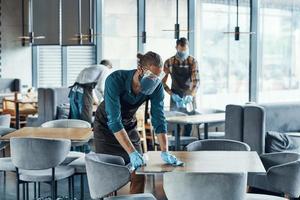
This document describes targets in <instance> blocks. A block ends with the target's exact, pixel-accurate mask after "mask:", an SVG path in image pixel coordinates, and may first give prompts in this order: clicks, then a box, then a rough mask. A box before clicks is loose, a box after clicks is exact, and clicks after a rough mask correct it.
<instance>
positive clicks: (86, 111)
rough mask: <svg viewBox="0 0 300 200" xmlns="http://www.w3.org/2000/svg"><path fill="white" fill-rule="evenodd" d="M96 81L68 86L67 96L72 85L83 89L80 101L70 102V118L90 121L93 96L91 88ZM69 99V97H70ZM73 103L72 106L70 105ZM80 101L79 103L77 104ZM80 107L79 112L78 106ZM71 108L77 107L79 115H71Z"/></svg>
mask: <svg viewBox="0 0 300 200" xmlns="http://www.w3.org/2000/svg"><path fill="white" fill-rule="evenodd" d="M95 86H96V83H86V84H80V83H74V85H72V86H70V88H71V90H70V93H69V98H70V95H71V92H72V89H73V88H74V87H81V88H82V89H83V96H82V101H81V102H70V109H71V111H70V117H69V118H71V119H81V120H84V121H87V122H89V123H90V124H91V123H92V116H93V104H94V97H93V89H94V88H95ZM70 100H71V99H70ZM71 103H73V106H72V105H71ZM77 103H80V104H81V105H77ZM80 106H81V107H82V109H81V112H80V111H79V107H80ZM72 109H77V110H78V111H77V112H78V113H79V116H72V115H71V113H73V112H72Z"/></svg>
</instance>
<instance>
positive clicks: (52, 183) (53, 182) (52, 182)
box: [51, 168, 56, 200]
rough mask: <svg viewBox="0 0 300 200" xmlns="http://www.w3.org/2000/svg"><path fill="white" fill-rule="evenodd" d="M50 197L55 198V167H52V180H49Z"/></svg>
mask: <svg viewBox="0 0 300 200" xmlns="http://www.w3.org/2000/svg"><path fill="white" fill-rule="evenodd" d="M51 197H52V200H55V199H56V197H55V168H52V180H51Z"/></svg>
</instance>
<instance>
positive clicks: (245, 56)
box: [196, 0, 250, 109]
mask: <svg viewBox="0 0 300 200" xmlns="http://www.w3.org/2000/svg"><path fill="white" fill-rule="evenodd" d="M210 2H212V3H210ZM219 2H221V1H219ZM235 26H236V6H235V5H234V4H232V3H230V4H228V1H226V2H225V1H224V3H223V4H222V3H213V1H205V2H203V1H202V0H198V2H197V27H196V28H197V33H198V34H197V44H196V48H197V55H196V58H197V59H198V63H199V66H200V82H201V83H200V89H199V90H198V94H197V103H198V105H199V106H200V107H213V108H218V109H225V106H226V105H227V104H229V103H245V102H247V101H248V87H249V34H241V36H240V40H239V41H235V40H234V34H233V33H225V32H233V31H234V28H235ZM239 27H240V31H241V32H249V29H250V8H249V1H244V2H243V4H242V5H240V7H239ZM199 106H198V107H199Z"/></svg>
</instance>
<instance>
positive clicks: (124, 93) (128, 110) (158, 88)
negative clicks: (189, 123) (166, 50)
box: [94, 52, 181, 194]
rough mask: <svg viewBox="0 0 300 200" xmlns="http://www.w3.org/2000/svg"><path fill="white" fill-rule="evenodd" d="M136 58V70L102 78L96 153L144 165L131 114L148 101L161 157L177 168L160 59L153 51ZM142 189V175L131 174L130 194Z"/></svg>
mask: <svg viewBox="0 0 300 200" xmlns="http://www.w3.org/2000/svg"><path fill="white" fill-rule="evenodd" d="M137 57H138V67H137V69H135V70H118V71H115V72H113V73H112V74H111V75H109V77H108V78H107V79H106V83H105V94H104V101H103V102H102V103H101V104H100V106H99V107H98V109H97V111H96V117H95V122H94V138H95V146H96V152H97V153H104V154H110V155H117V156H121V157H123V158H124V160H125V162H126V164H128V163H131V164H132V167H133V168H135V169H136V168H138V167H140V166H142V165H144V164H145V161H144V159H143V156H142V148H141V142H140V137H139V133H138V131H137V130H136V126H137V120H136V117H135V113H136V111H137V109H138V108H139V106H141V105H142V104H143V103H144V102H145V101H146V100H148V99H149V100H150V101H151V116H152V125H153V126H154V130H155V133H156V134H157V138H158V141H159V143H160V147H161V151H162V153H161V157H162V159H163V160H164V161H165V162H166V163H169V164H173V165H176V164H178V165H179V164H181V162H180V161H178V160H177V159H176V157H175V156H173V155H171V154H170V153H169V152H168V140H167V135H166V133H167V123H166V119H165V116H164V111H163V109H164V90H163V86H162V83H161V78H162V77H163V74H162V73H163V71H162V61H161V57H160V56H159V55H158V54H156V53H154V52H148V53H146V54H145V55H142V54H138V55H137ZM144 186H145V176H143V175H135V173H132V176H131V186H130V192H131V193H132V194H134V193H143V192H144Z"/></svg>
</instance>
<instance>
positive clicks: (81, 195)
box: [80, 174, 84, 200]
mask: <svg viewBox="0 0 300 200" xmlns="http://www.w3.org/2000/svg"><path fill="white" fill-rule="evenodd" d="M80 198H81V200H84V177H83V174H80Z"/></svg>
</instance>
